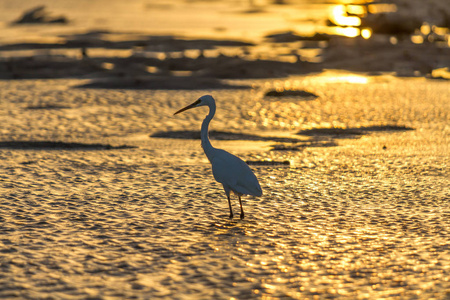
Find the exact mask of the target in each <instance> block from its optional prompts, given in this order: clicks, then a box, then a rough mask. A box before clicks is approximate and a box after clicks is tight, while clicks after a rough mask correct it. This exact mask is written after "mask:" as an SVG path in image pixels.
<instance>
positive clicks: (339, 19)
mask: <svg viewBox="0 0 450 300" xmlns="http://www.w3.org/2000/svg"><path fill="white" fill-rule="evenodd" d="M330 20H331V21H332V22H333V23H334V24H336V25H339V26H359V25H361V19H360V18H358V17H356V16H348V15H347V10H346V7H345V6H344V5H336V6H333V7H332V8H331V13H330Z"/></svg>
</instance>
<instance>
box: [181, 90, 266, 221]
mask: <svg viewBox="0 0 450 300" xmlns="http://www.w3.org/2000/svg"><path fill="white" fill-rule="evenodd" d="M200 106H208V107H209V114H208V115H207V116H206V118H205V119H204V120H203V123H202V129H201V140H202V148H203V150H204V151H205V154H206V156H207V157H208V160H209V161H210V162H211V165H212V172H213V175H214V179H216V181H218V182H220V183H221V184H222V185H223V189H224V190H225V194H226V195H227V198H228V205H229V207H230V218H232V217H233V210H232V208H231V201H230V192H233V193H234V194H236V195H237V196H238V198H239V205H240V207H241V219H243V218H244V209H243V208H242V200H241V196H242V195H253V196H258V197H259V196H261V195H262V189H261V186H260V185H259V182H258V179H257V178H256V176H255V174H253V172H252V170H251V169H250V167H249V166H248V165H247V164H246V163H245V162H244V161H243V160H242V159H240V158H239V157H236V156H234V155H233V154H230V153H228V152H226V151H224V150H222V149H216V148H214V147H213V146H212V145H211V142H210V141H209V137H208V126H209V123H210V122H211V120H212V118H213V117H214V114H215V113H216V101H215V100H214V98H213V97H212V96H210V95H205V96H202V97H200V98H199V99H198V100H197V101H195V102H194V103H192V104H191V105H188V106H186V107H185V108H182V109H180V110H179V111H177V112H176V113H175V115H176V114H178V113H181V112H183V111H185V110H188V109H191V108H194V107H200Z"/></svg>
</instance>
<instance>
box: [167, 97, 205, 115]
mask: <svg viewBox="0 0 450 300" xmlns="http://www.w3.org/2000/svg"><path fill="white" fill-rule="evenodd" d="M199 103H200V99H198V100H197V101H195V102H194V103H192V104H190V105H188V106H186V107H185V108H182V109H180V110H179V111H177V112H176V113H174V114H173V115H176V114H179V113H181V112H183V111H185V110H188V109H191V108H194V107H196V106H197V104H199Z"/></svg>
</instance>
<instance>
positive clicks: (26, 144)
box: [0, 141, 136, 150]
mask: <svg viewBox="0 0 450 300" xmlns="http://www.w3.org/2000/svg"><path fill="white" fill-rule="evenodd" d="M132 148H136V147H135V146H127V145H121V146H112V145H109V144H89V143H66V142H52V141H4V142H0V149H12V150H115V149H132Z"/></svg>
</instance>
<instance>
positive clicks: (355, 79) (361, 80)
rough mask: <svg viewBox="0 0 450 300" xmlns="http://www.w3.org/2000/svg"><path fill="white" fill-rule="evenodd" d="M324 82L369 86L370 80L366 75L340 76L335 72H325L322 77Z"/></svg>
mask: <svg viewBox="0 0 450 300" xmlns="http://www.w3.org/2000/svg"><path fill="white" fill-rule="evenodd" d="M320 77H321V78H323V79H324V81H328V82H343V83H355V84H367V83H368V82H369V78H368V77H366V76H364V75H358V74H339V73H334V72H330V73H328V72H325V73H324V74H323V75H321V76H320Z"/></svg>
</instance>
